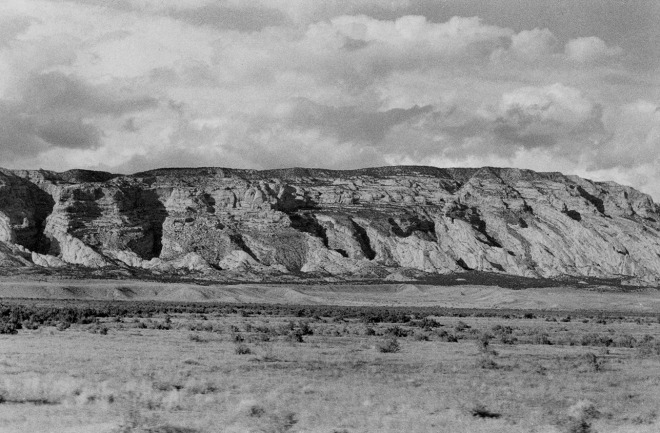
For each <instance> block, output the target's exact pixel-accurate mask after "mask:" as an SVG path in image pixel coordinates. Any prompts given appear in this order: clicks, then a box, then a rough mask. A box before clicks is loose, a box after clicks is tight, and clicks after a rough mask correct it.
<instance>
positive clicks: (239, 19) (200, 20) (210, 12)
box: [168, 4, 288, 32]
mask: <svg viewBox="0 0 660 433" xmlns="http://www.w3.org/2000/svg"><path fill="white" fill-rule="evenodd" d="M168 15H169V16H171V17H173V18H176V19H180V20H183V21H186V22H188V23H190V24H193V25H197V26H210V27H213V28H217V29H221V30H238V31H243V32H254V31H259V30H262V29H263V28H265V27H270V26H282V25H285V24H287V21H288V18H287V16H286V15H284V13H282V12H281V11H279V10H277V9H271V8H265V7H261V8H258V7H253V6H243V7H237V8H235V7H227V6H221V5H217V4H207V5H204V6H202V7H199V8H195V9H179V10H176V9H175V10H171V11H170V12H169V13H168Z"/></svg>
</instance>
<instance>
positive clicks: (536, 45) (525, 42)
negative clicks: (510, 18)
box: [511, 28, 558, 59]
mask: <svg viewBox="0 0 660 433" xmlns="http://www.w3.org/2000/svg"><path fill="white" fill-rule="evenodd" d="M557 45H558V41H557V38H556V37H555V35H554V34H552V32H551V31H550V30H548V29H538V28H536V29H533V30H523V31H521V32H520V33H518V34H514V35H513V36H511V50H512V51H513V52H515V53H517V54H519V55H522V56H524V57H527V58H532V59H535V58H539V57H542V56H546V55H549V54H552V53H554V52H555V51H556V49H557Z"/></svg>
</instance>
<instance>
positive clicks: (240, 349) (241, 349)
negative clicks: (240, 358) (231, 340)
mask: <svg viewBox="0 0 660 433" xmlns="http://www.w3.org/2000/svg"><path fill="white" fill-rule="evenodd" d="M234 352H235V353H236V354H237V355H250V354H251V353H252V350H250V348H249V347H248V346H247V345H245V344H237V345H236V348H235V349H234Z"/></svg>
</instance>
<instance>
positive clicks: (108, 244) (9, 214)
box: [0, 166, 660, 283]
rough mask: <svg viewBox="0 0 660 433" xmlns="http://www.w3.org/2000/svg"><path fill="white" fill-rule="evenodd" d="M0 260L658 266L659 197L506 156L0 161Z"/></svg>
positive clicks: (307, 267)
mask: <svg viewBox="0 0 660 433" xmlns="http://www.w3.org/2000/svg"><path fill="white" fill-rule="evenodd" d="M0 265H1V266H11V267H18V266H25V267H30V266H42V267H53V268H57V267H66V266H81V267H88V268H127V269H144V270H148V271H151V272H159V273H168V272H171V273H186V272H200V273H205V274H209V275H213V274H221V273H223V272H234V273H240V272H243V273H249V274H250V275H265V276H267V275H274V274H277V275H286V274H296V275H304V274H313V275H343V276H372V277H378V278H385V277H387V276H388V275H390V274H394V273H399V272H400V271H401V270H402V269H404V270H411V271H417V272H424V273H431V274H434V273H448V272H460V271H464V270H471V269H472V270H481V271H489V272H499V273H506V274H513V275H520V276H527V277H557V276H562V275H570V276H590V277H601V278H627V279H630V278H635V279H636V280H638V281H643V282H648V283H655V282H656V281H658V276H659V275H660V209H659V208H658V206H657V205H656V204H655V203H654V202H653V201H652V200H651V198H650V197H649V196H648V195H645V194H642V193H640V192H638V191H636V190H634V189H633V188H630V187H625V186H621V185H618V184H615V183H611V182H592V181H589V180H586V179H582V178H579V177H576V176H565V175H562V174H560V173H537V172H533V171H530V170H520V169H507V168H492V167H484V168H469V169H468V168H465V169H456V168H449V169H443V168H434V167H412V166H408V167H381V168H370V169H362V170H353V171H333V170H322V169H299V168H296V169H285V170H264V171H256V170H236V169H224V168H194V169H193V168H190V169H160V170H152V171H148V172H143V173H137V174H134V175H113V174H110V173H103V172H92V171H84V170H75V171H69V172H65V173H55V172H49V171H43V170H42V171H18V170H16V171H10V170H0Z"/></svg>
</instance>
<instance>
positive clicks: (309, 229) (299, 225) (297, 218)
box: [289, 213, 328, 248]
mask: <svg viewBox="0 0 660 433" xmlns="http://www.w3.org/2000/svg"><path fill="white" fill-rule="evenodd" d="M289 219H290V220H291V227H293V228H294V229H296V230H298V231H301V232H303V233H309V234H310V235H312V236H315V237H317V238H320V239H321V241H323V246H325V247H326V248H328V234H327V231H326V228H325V227H323V226H322V225H321V224H319V222H318V220H317V219H316V217H315V216H314V214H311V213H292V214H289Z"/></svg>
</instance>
